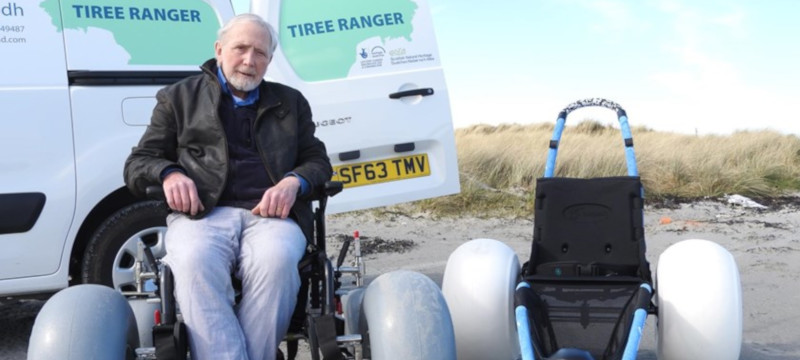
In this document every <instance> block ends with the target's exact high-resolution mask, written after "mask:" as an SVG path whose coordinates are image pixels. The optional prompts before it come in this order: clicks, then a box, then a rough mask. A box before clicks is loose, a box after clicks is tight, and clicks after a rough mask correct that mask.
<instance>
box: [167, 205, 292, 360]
mask: <svg viewBox="0 0 800 360" xmlns="http://www.w3.org/2000/svg"><path fill="white" fill-rule="evenodd" d="M167 226H168V227H167V234H166V239H165V242H166V249H167V256H166V257H165V258H164V260H165V262H166V263H167V264H168V265H169V266H170V267H171V268H172V272H173V273H174V275H175V296H176V298H177V301H178V306H179V308H180V312H181V314H182V316H183V319H184V322H185V323H186V327H187V330H188V333H189V344H190V349H191V354H192V359H193V360H225V359H230V360H247V359H249V360H262V359H268V360H273V359H274V358H275V354H276V351H277V348H278V344H279V343H280V341H281V340H282V339H283V337H284V336H285V335H286V332H287V330H288V328H289V321H290V320H291V316H292V312H293V310H294V307H295V303H296V302H297V293H298V291H299V289H300V275H299V273H298V270H297V264H298V262H299V261H300V259H301V258H302V257H303V254H304V253H305V246H306V240H305V236H304V235H303V232H302V230H300V227H299V226H298V225H297V224H296V223H295V222H294V221H293V220H291V219H286V220H281V219H274V218H263V217H260V216H256V215H253V214H251V213H250V211H249V210H246V209H240V208H233V207H217V208H215V209H213V210H212V211H211V213H209V214H208V215H206V216H205V217H204V218H202V219H198V220H191V219H189V218H188V217H187V216H185V215H183V214H177V213H174V214H170V215H169V216H168V217H167ZM231 274H235V276H236V277H237V278H239V279H241V281H242V299H241V301H240V302H239V304H238V305H236V306H234V291H233V288H232V285H231Z"/></svg>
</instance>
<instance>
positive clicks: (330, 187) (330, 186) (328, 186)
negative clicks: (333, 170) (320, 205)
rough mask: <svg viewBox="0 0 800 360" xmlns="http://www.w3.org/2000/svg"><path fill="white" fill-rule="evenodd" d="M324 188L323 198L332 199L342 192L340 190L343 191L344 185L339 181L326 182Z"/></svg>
mask: <svg viewBox="0 0 800 360" xmlns="http://www.w3.org/2000/svg"><path fill="white" fill-rule="evenodd" d="M324 187H325V190H324V194H325V196H328V197H332V196H334V195H336V194H338V193H340V192H342V189H344V184H343V183H342V182H341V181H326V182H325V185H324Z"/></svg>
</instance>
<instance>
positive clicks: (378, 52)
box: [372, 46, 386, 57]
mask: <svg viewBox="0 0 800 360" xmlns="http://www.w3.org/2000/svg"><path fill="white" fill-rule="evenodd" d="M384 54H386V50H384V49H383V47H380V46H376V47H374V48H372V57H383V55H384Z"/></svg>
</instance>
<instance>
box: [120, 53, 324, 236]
mask: <svg viewBox="0 0 800 360" xmlns="http://www.w3.org/2000/svg"><path fill="white" fill-rule="evenodd" d="M201 69H202V70H203V74H199V75H195V76H191V77H188V78H186V79H184V80H181V81H180V82H178V83H175V84H173V85H170V86H167V87H165V88H164V89H161V90H160V91H159V92H158V94H157V95H156V98H157V100H158V104H157V105H156V107H155V109H154V110H153V117H152V119H151V122H150V125H149V126H148V127H147V130H146V131H145V133H144V135H143V136H142V139H141V140H140V141H139V144H138V145H137V146H136V147H134V148H133V151H132V152H131V154H130V156H129V157H128V159H127V161H125V171H124V177H125V184H126V185H127V186H128V188H129V189H130V190H131V191H132V192H133V193H134V194H135V195H138V196H144V192H145V188H147V186H150V185H161V179H160V175H161V172H162V171H163V170H164V169H165V168H166V167H168V166H175V165H177V166H180V167H181V168H182V169H183V170H184V171H185V172H186V175H188V176H189V177H190V178H191V179H192V180H194V182H195V184H196V185H197V189H198V193H199V196H200V200H201V201H202V202H203V207H204V208H205V211H203V212H201V213H199V214H198V215H197V216H195V218H200V217H202V216H204V215H205V214H207V213H208V212H209V211H211V209H212V208H213V207H214V206H216V205H217V202H218V201H219V198H220V195H221V194H222V191H223V189H224V188H225V181H226V178H227V174H228V166H229V164H228V147H227V140H226V137H225V132H224V130H223V125H222V121H221V119H220V116H219V105H220V98H221V96H223V94H222V89H221V86H220V84H219V81H218V80H217V75H216V74H217V66H216V60H215V59H211V60H208V61H206V62H205V63H204V64H203V66H202V67H201ZM259 91H260V98H259V100H258V103H257V104H258V110H257V115H256V120H255V125H254V126H255V129H254V132H255V136H254V137H255V140H256V142H257V146H258V150H259V153H260V155H261V158H262V161H263V163H264V166H265V167H266V170H267V174H269V177H270V179H271V180H272V182H273V183H275V184H277V183H278V182H279V181H280V180H281V179H282V178H283V177H284V175H285V174H287V173H288V172H292V171H293V172H295V173H297V174H299V175H300V176H302V177H303V178H304V179H306V180H307V181H308V182H309V185H310V187H311V189H314V188H316V187H318V186H319V185H321V184H323V183H324V182H325V181H327V180H329V179H330V178H331V173H332V170H331V164H330V160H329V159H328V156H327V152H326V150H325V145H324V144H323V143H322V142H321V141H320V140H319V139H317V138H316V137H315V136H314V131H315V125H314V122H313V121H312V120H311V109H310V107H309V105H308V101H307V100H306V99H305V98H304V97H303V95H302V94H301V93H300V92H299V91H297V90H295V89H293V88H290V87H288V86H285V85H282V84H278V83H272V82H266V81H262V82H261V84H260V85H259ZM225 96H228V95H225ZM292 217H293V218H294V219H295V220H296V221H297V223H298V225H300V228H301V229H303V232H304V233H305V234H306V237H307V238H309V239H311V233H312V231H313V214H312V211H311V206H310V203H309V197H308V196H305V197H303V198H298V199H297V202H296V203H295V205H294V207H292Z"/></svg>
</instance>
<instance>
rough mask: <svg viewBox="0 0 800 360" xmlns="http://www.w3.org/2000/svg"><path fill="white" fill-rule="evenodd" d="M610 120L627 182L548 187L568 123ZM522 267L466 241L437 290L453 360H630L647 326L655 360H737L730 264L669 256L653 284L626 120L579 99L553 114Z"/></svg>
mask: <svg viewBox="0 0 800 360" xmlns="http://www.w3.org/2000/svg"><path fill="white" fill-rule="evenodd" d="M588 106H599V107H604V108H607V109H610V110H612V111H615V112H616V113H617V116H618V119H619V125H620V129H621V132H622V138H623V143H624V154H625V160H626V163H627V176H618V177H604V178H589V179H584V178H562V177H555V176H554V175H555V167H556V157H557V154H558V146H559V142H560V140H561V134H562V132H563V130H564V126H565V123H566V119H567V116H568V115H569V114H570V113H571V112H572V111H574V110H577V109H580V108H583V107H588ZM535 196H536V197H535V204H534V207H535V210H534V211H535V214H534V226H533V239H532V243H531V253H530V258H529V260H528V261H527V262H525V263H524V264H523V265H521V266H520V262H519V260H518V258H517V256H516V254H514V252H513V250H511V249H510V248H509V247H508V246H506V245H505V244H503V243H502V242H499V241H497V240H492V239H476V240H472V241H469V242H467V243H465V244H463V245H462V246H460V247H459V248H458V249H456V251H454V252H453V253H452V254H451V256H450V258H449V259H448V263H447V267H446V270H445V274H444V280H443V285H442V288H443V293H444V296H445V298H446V300H447V303H448V306H449V309H450V313H451V317H452V318H453V325H454V329H455V334H456V347H457V352H458V358H459V359H462V360H464V359H509V360H511V359H520V358H521V359H523V360H533V359H545V360H601V359H602V360H617V359H624V360H632V359H636V357H637V354H638V350H639V344H640V340H641V336H642V332H643V328H644V326H645V322H646V319H647V317H648V315H654V316H657V318H658V329H657V336H658V349H657V352H658V358H659V359H668V360H672V359H674V360H678V359H720V360H724V359H737V358H738V357H739V351H740V348H741V336H742V335H741V334H742V300H741V285H740V280H739V273H738V269H737V267H736V263H735V261H734V259H733V257H732V255H731V254H730V253H729V252H728V251H726V250H725V249H723V248H722V247H721V246H719V245H717V244H715V243H712V242H710V241H706V240H699V239H690V240H684V241H681V242H678V243H676V244H674V245H672V246H670V247H669V248H668V249H667V250H665V251H664V253H662V254H661V255H660V257H659V261H658V266H657V269H656V276H655V281H653V276H652V275H651V272H650V264H649V263H648V261H647V259H646V257H645V251H646V249H645V236H644V212H643V210H644V190H643V186H642V183H641V180H640V178H639V173H638V169H637V165H636V157H635V154H634V149H633V139H632V135H631V131H630V126H629V124H628V118H627V115H626V112H625V110H624V109H623V108H622V107H620V106H619V105H618V104H616V103H614V102H611V101H608V100H604V99H587V100H582V101H578V102H575V103H573V104H570V105H569V106H567V107H566V108H565V109H564V110H562V111H561V112H560V113H559V116H558V120H557V122H556V125H555V129H554V132H553V136H552V138H551V140H550V144H549V150H548V156H547V162H546V165H545V174H544V176H543V177H541V178H539V179H537V183H536V190H535Z"/></svg>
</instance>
